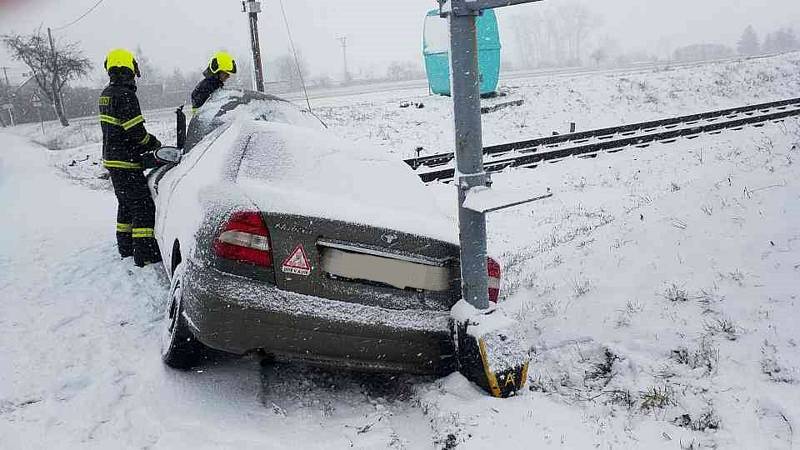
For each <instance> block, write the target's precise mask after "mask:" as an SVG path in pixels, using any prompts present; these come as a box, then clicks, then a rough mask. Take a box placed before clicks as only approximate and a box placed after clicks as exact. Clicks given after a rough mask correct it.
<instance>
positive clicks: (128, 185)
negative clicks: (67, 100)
mask: <svg viewBox="0 0 800 450" xmlns="http://www.w3.org/2000/svg"><path fill="white" fill-rule="evenodd" d="M104 65H105V69H106V72H108V76H109V80H110V81H109V84H108V86H107V87H106V88H105V89H104V90H103V93H102V94H100V101H99V105H100V126H101V128H102V130H103V166H105V167H106V168H107V169H108V172H109V173H110V175H111V183H112V184H113V185H114V194H115V195H116V196H117V202H118V205H119V206H118V208H117V247H118V249H119V254H120V255H121V256H122V257H123V258H126V257H128V256H133V261H134V263H135V264H136V265H137V266H138V267H144V266H146V265H147V264H150V263H155V262H158V261H161V254H160V252H159V251H158V246H157V244H156V240H155V238H154V236H153V225H154V222H155V204H154V203H153V199H152V198H151V197H150V191H149V189H148V187H147V180H146V179H145V176H144V169H148V168H151V167H155V166H156V165H157V163H156V159H155V156H154V153H153V152H154V151H155V150H157V149H158V148H160V147H161V142H159V141H158V139H156V137H155V136H153V135H152V134H149V133H148V132H147V130H146V129H145V127H144V117H142V111H141V109H140V108H139V100H138V99H137V98H136V80H135V77H140V76H141V74H140V73H139V65H138V64H137V62H136V59H135V58H134V55H133V53H131V52H129V51H128V50H124V49H114V50H111V51H110V52H109V53H108V56H107V57H106V60H105V64H104Z"/></svg>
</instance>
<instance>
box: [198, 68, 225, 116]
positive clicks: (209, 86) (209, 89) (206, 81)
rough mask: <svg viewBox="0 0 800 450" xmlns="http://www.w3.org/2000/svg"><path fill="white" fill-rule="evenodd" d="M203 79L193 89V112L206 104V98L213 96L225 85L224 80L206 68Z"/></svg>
mask: <svg viewBox="0 0 800 450" xmlns="http://www.w3.org/2000/svg"><path fill="white" fill-rule="evenodd" d="M203 76H205V78H203V81H201V82H200V83H198V84H197V87H195V88H194V91H192V112H196V111H197V109H198V108H200V107H201V106H203V104H205V102H206V100H208V98H209V97H211V94H213V93H214V91H216V90H217V89H219V88H221V87H222V86H223V83H222V80H220V79H219V77H217V74H215V73H211V71H210V70H208V69H206V71H205V72H203Z"/></svg>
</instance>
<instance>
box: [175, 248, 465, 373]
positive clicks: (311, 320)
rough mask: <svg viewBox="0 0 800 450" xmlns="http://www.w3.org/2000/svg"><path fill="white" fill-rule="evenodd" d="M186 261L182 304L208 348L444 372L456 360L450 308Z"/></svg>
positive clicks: (381, 368)
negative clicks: (416, 306) (319, 290)
mask: <svg viewBox="0 0 800 450" xmlns="http://www.w3.org/2000/svg"><path fill="white" fill-rule="evenodd" d="M188 269H189V270H188V271H187V275H188V279H187V283H186V287H185V290H184V293H185V295H184V312H185V314H186V316H187V319H188V322H189V324H190V326H191V327H192V328H193V332H194V334H195V336H196V337H197V339H199V340H200V341H201V342H202V343H204V344H205V345H207V346H209V347H211V348H214V349H217V350H222V351H225V352H230V353H237V354H244V353H246V352H248V351H251V350H264V351H265V352H267V353H270V354H273V355H275V357H276V358H278V359H284V360H302V361H305V362H307V363H310V364H316V365H322V366H332V367H343V368H348V369H354V370H367V371H390V372H407V373H418V374H432V373H433V374H441V373H448V372H450V371H452V370H453V369H454V367H455V365H454V364H455V362H454V361H455V348H454V344H453V341H452V332H451V326H450V319H449V313H448V312H444V311H422V310H392V309H385V308H380V307H375V306H367V305H362V304H359V303H348V302H342V301H336V300H330V299H324V298H319V297H313V296H309V295H303V294H297V293H292V292H287V291H283V290H280V289H278V288H277V287H275V286H270V285H267V284H264V283H263V282H259V281H255V280H251V279H249V278H244V277H237V276H234V275H230V274H227V273H224V272H220V271H218V270H216V269H213V268H205V267H199V266H198V265H196V264H192V263H189V267H188Z"/></svg>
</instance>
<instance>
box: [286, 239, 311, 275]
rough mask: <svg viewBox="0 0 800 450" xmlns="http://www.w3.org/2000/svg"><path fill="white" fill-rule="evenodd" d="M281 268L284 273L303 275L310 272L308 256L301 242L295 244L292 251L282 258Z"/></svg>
mask: <svg viewBox="0 0 800 450" xmlns="http://www.w3.org/2000/svg"><path fill="white" fill-rule="evenodd" d="M281 270H282V271H283V272H285V273H291V274H295V275H304V276H305V275H308V274H310V273H311V264H309V262H308V256H307V255H306V250H305V249H304V248H303V244H297V247H295V248H294V250H292V253H290V254H289V256H288V257H286V259H284V260H283V264H281Z"/></svg>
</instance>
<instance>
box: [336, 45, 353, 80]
mask: <svg viewBox="0 0 800 450" xmlns="http://www.w3.org/2000/svg"><path fill="white" fill-rule="evenodd" d="M337 39H338V41H339V42H341V44H342V58H343V60H344V82H345V83H349V82H350V72H349V71H348V70H347V36H342V37H339V38H337Z"/></svg>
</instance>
